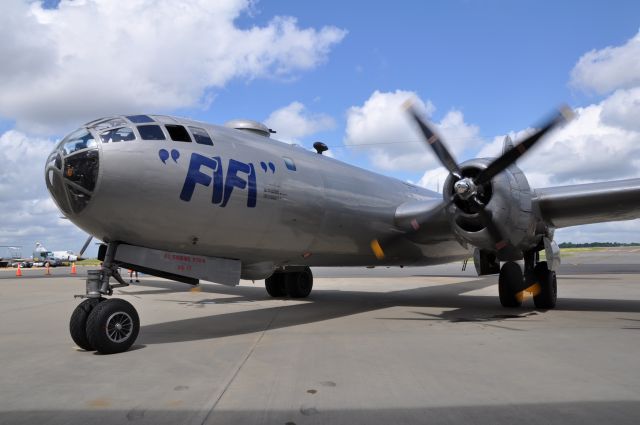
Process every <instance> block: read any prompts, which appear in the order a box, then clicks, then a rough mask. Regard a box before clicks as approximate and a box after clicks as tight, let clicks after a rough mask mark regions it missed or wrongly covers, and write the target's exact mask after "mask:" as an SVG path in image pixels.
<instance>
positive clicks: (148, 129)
mask: <svg viewBox="0 0 640 425" xmlns="http://www.w3.org/2000/svg"><path fill="white" fill-rule="evenodd" d="M138 133H140V137H142V140H167V138H166V137H164V133H163V132H162V129H161V128H160V126H159V125H139V126H138Z"/></svg>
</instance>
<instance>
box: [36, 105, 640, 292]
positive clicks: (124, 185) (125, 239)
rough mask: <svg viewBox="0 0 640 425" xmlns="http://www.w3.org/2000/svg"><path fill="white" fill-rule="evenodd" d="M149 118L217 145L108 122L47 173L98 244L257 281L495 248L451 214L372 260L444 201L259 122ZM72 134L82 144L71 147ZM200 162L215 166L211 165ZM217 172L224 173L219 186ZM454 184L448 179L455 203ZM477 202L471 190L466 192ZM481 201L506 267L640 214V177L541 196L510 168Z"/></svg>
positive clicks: (478, 227) (92, 128) (472, 220)
mask: <svg viewBox="0 0 640 425" xmlns="http://www.w3.org/2000/svg"><path fill="white" fill-rule="evenodd" d="M150 117H151V118H150V119H152V120H155V123H153V124H154V125H160V126H164V125H174V126H176V125H178V126H179V125H182V126H184V128H185V129H186V130H185V131H186V132H190V131H192V130H189V128H190V127H197V128H198V129H202V130H203V131H206V132H208V134H209V136H210V137H211V139H212V140H213V146H208V145H203V144H199V143H195V142H191V143H185V142H183V141H181V142H174V141H171V140H164V141H159V140H141V135H140V130H139V129H138V127H137V124H135V123H132V122H128V119H127V118H126V117H110V118H108V119H104V120H96V121H94V122H92V123H91V124H90V125H89V128H88V133H87V131H86V130H87V129H80V130H79V131H77V132H74V133H72V135H73V137H71V139H68V138H67V139H65V140H63V141H62V142H61V143H60V144H59V145H58V148H57V150H56V151H55V152H54V153H52V155H51V156H50V157H49V160H48V162H47V166H46V167H47V168H46V172H47V176H46V178H47V179H48V187H49V189H50V191H51V194H52V196H53V198H54V199H55V200H56V202H57V203H58V205H59V206H60V207H61V209H62V210H63V212H64V213H65V215H67V216H68V217H69V219H70V220H71V221H73V223H74V224H76V225H78V226H79V227H80V228H82V229H83V230H85V231H86V232H88V233H89V234H91V235H93V236H95V237H97V238H99V239H101V240H103V241H106V242H118V243H124V244H127V245H132V246H140V247H146V248H149V249H152V250H157V251H169V252H176V253H182V254H186V255H194V256H206V257H211V258H223V259H229V260H235V261H238V262H239V263H240V264H241V267H240V275H241V276H242V277H244V278H248V279H262V278H264V277H266V276H268V274H270V273H271V272H272V271H273V270H274V269H278V268H283V267H288V266H382V265H395V266H418V265H429V264H440V263H444V262H448V261H453V260H455V259H462V258H465V257H467V256H468V255H469V252H470V251H469V250H470V249H472V248H473V247H478V248H481V249H484V250H487V251H496V250H497V248H496V245H495V243H496V242H497V241H493V239H492V237H491V236H490V235H489V232H488V231H487V229H485V228H484V224H483V222H482V220H481V219H480V217H479V216H478V214H474V213H473V211H467V212H465V211H462V210H461V209H460V208H459V206H457V204H456V203H454V204H453V205H452V206H451V207H450V208H448V209H446V210H444V209H443V210H442V211H441V213H439V214H434V215H433V217H431V216H429V219H428V220H427V221H426V222H425V223H423V224H422V225H421V226H420V228H419V229H418V230H417V231H411V234H409V235H407V236H406V237H401V238H400V240H399V241H398V243H395V244H394V246H393V247H392V248H390V250H389V251H388V252H385V256H384V258H382V259H378V258H376V256H375V255H374V253H373V252H372V250H371V241H372V240H378V239H380V240H384V238H388V237H395V236H397V235H398V234H403V233H405V232H406V231H407V229H411V228H412V227H414V226H413V224H415V220H416V218H419V217H424V216H425V214H427V213H428V212H429V211H431V210H435V209H437V207H438V205H439V204H440V203H441V202H442V199H443V196H442V194H438V193H434V192H432V191H429V190H426V189H424V188H421V187H417V186H415V185H412V184H408V183H405V182H402V181H399V180H396V179H393V178H389V177H385V176H381V175H378V174H375V173H372V172H369V171H367V170H363V169H360V168H357V167H354V166H351V165H348V164H345V163H343V162H340V161H337V160H335V159H333V158H330V157H327V156H325V155H317V154H315V153H313V152H310V151H307V150H305V149H302V148H300V147H297V146H292V145H289V144H286V143H281V142H278V141H277V140H273V139H270V138H266V137H264V136H265V135H268V129H267V128H266V127H265V126H263V125H262V124H260V123H255V122H249V121H244V122H243V123H236V124H234V125H232V126H235V127H236V128H242V129H241V130H237V129H235V128H229V127H225V126H215V125H210V124H206V123H202V122H196V121H191V120H187V119H183V118H175V117H167V116H156V115H152V116H150ZM123 126H124V127H127V128H130V129H132V132H130V131H126V132H122V133H121V136H122V135H124V136H126V135H130V134H133V135H134V137H135V140H129V141H121V142H118V143H114V142H110V143H104V142H103V141H101V136H100V134H105V132H107V133H109V132H113V131H114V129H118V128H121V127H123ZM163 128H164V127H163ZM247 129H253V130H256V129H257V130H259V131H258V132H257V133H256V132H255V131H245V130H247ZM265 129H266V130H265ZM265 132H266V133H265ZM109 134H111V133H109ZM114 134H115V133H114ZM161 134H163V137H164V136H166V135H167V134H169V132H168V130H167V129H164V130H163V131H162V132H161ZM185 134H186V133H185ZM189 134H190V133H189ZM80 136H82V137H84V139H83V138H80V139H78V138H79V137H80ZM74 137H75V138H76V139H78V140H79V142H74V143H71V142H69V140H75V139H74ZM91 137H92V139H91ZM189 137H193V135H190V136H189ZM89 139H90V140H89ZM88 140H89V141H88ZM96 141H97V143H96ZM78 143H79V144H78ZM507 145H508V141H505V146H507ZM69 152H70V153H69ZM92 152H93V153H92ZM96 154H97V157H96ZM74 158H75V159H74ZM78 158H80V159H81V158H87V160H89V159H91V160H94V159H96V158H97V162H96V165H95V167H94V168H92V170H93V171H94V172H95V173H96V175H95V176H94V177H95V178H93V177H92V178H93V180H91V179H89V180H90V183H91V184H87V183H86V182H85V181H84V180H82V178H81V177H83V176H85V177H86V176H90V174H91V173H89V172H85V174H78V171H77V170H75V168H74V164H77V163H78V162H80V163H81V162H82V161H80V160H79V159H78ZM194 158H196V159H198V158H204V159H205V160H206V161H210V162H211V163H210V164H209V165H206V166H203V165H202V164H201V163H198V162H197V161H196V162H194ZM74 161H75V162H74ZM212 161H213V162H212ZM490 161H491V160H489V159H475V160H471V161H468V162H466V163H464V164H462V168H463V169H465V168H474V169H482V168H486V166H487V164H488V163H489V162H490ZM194 164H195V165H194ZM199 164H200V165H199ZM211 164H215V165H211ZM230 164H236V165H237V164H241V165H242V166H243V167H245V170H249V169H250V170H253V171H251V173H250V175H251V176H252V177H251V178H252V179H254V180H253V181H252V182H251V184H248V179H249V177H247V175H246V174H242V173H245V172H248V171H242V172H240V174H238V172H234V173H235V174H233V175H232V176H231V180H229V165H230ZM80 165H82V164H80ZM194 167H195V168H194ZM69 168H74V169H73V170H71V171H70V170H69ZM223 168H224V170H226V174H224V173H222V169H223ZM74 170H75V171H74ZM215 170H220V171H221V172H220V173H219V175H215V176H213V173H216V172H218V171H215ZM81 171H82V170H81ZM236 171H237V170H236ZM67 173H71V174H69V175H67ZM74 173H75V174H74ZM190 173H191V174H194V175H197V177H198V178H200V179H201V180H199V181H195V180H190V181H191V183H190V184H191V190H190V191H187V192H188V195H187V196H186V197H184V196H183V191H184V190H185V187H186V184H187V180H188V178H189V177H188V176H189V175H190ZM69 176H71V177H69ZM215 179H220V182H218V181H217V180H215ZM223 179H224V182H225V183H224V184H225V186H224V196H225V201H224V202H223V203H221V202H220V199H221V196H222V194H221V193H220V191H222V186H219V187H218V186H216V185H218V184H219V183H220V184H221V181H222V180H223ZM234 179H235V180H234ZM229 181H231V182H232V183H231V184H229ZM462 182H464V180H463V181H462ZM93 183H95V185H93ZM453 184H454V182H453V181H451V179H450V178H449V179H447V183H445V186H444V193H446V194H449V195H448V196H450V194H452V193H453V192H454V188H453ZM462 184H463V183H460V182H459V183H457V185H458V189H460V190H463V188H462ZM83 186H87V187H91V189H90V190H89V189H86V188H84V189H83ZM216 188H218V189H216ZM80 189H82V190H80ZM215 190H217V191H218V192H216V193H214V191H215ZM469 191H470V193H475V192H476V189H474V188H470V187H467V188H464V190H463V192H464V193H467V192H469ZM477 191H478V196H479V197H480V198H482V197H483V196H486V197H487V198H488V199H484V200H482V199H481V201H482V202H484V203H486V208H487V211H489V212H490V213H491V216H492V220H493V222H494V223H495V225H496V226H497V227H498V228H499V230H500V232H501V233H502V234H503V235H505V237H506V238H507V241H508V243H509V250H508V256H509V258H502V257H501V259H502V260H517V259H520V258H522V255H523V252H526V251H529V250H533V249H537V248H538V247H539V246H540V243H541V238H542V237H543V236H547V237H549V236H550V235H551V234H552V230H553V228H554V227H564V226H569V225H577V224H583V223H592V222H598V221H609V220H621V219H631V218H636V217H638V216H640V180H627V181H622V182H608V183H599V184H593V185H577V186H566V187H560V188H545V189H538V190H535V191H534V190H532V189H531V188H530V187H529V184H528V182H527V179H526V177H525V175H524V174H523V173H522V171H521V170H520V169H518V168H517V167H515V166H511V167H509V168H508V169H507V170H505V171H504V172H502V173H500V174H499V175H497V176H495V178H494V179H493V180H492V181H491V183H489V186H487V187H483V188H482V191H480V188H477ZM483 192H484V195H483ZM227 195H229V196H227ZM183 198H184V199H183ZM504 251H505V250H502V251H501V252H504ZM501 255H506V254H501ZM107 277H108V276H107ZM234 279H235V278H234ZM232 280H233V279H232Z"/></svg>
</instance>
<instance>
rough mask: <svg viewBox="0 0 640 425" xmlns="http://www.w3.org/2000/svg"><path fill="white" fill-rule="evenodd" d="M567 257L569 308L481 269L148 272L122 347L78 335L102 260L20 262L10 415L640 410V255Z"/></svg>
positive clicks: (563, 276)
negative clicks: (221, 280) (85, 341)
mask: <svg viewBox="0 0 640 425" xmlns="http://www.w3.org/2000/svg"><path fill="white" fill-rule="evenodd" d="M563 261H564V265H563V266H562V269H561V271H560V273H559V279H558V281H559V301H558V307H557V308H556V309H555V310H551V311H539V310H535V309H534V308H533V303H532V301H531V300H527V301H526V303H525V306H524V307H522V308H519V309H503V308H501V307H500V306H499V301H498V297H497V293H498V290H497V277H496V276H490V277H486V278H485V277H482V278H479V277H476V276H475V273H474V272H473V270H472V269H473V266H472V265H471V264H470V265H469V267H468V269H467V270H466V271H465V272H462V271H461V270H460V269H461V265H460V264H459V263H457V264H451V265H445V266H437V267H426V268H419V269H408V268H405V269H386V268H382V269H377V268H376V269H373V270H370V269H322V270H320V269H318V270H314V273H315V276H316V279H315V284H314V291H313V293H312V295H311V297H310V298H309V299H308V300H304V301H299V300H291V299H272V298H270V297H268V295H267V294H266V292H265V290H264V287H263V282H262V281H260V282H256V283H255V285H254V284H253V283H252V282H244V281H243V282H242V284H241V285H240V286H239V287H236V288H227V287H223V286H220V285H213V284H203V285H200V289H201V290H200V291H199V292H192V291H190V290H189V289H190V287H189V286H188V285H184V284H179V283H173V282H169V281H165V280H161V279H156V278H153V277H147V276H144V277H141V282H140V283H139V284H134V285H132V286H130V287H127V288H123V289H119V290H117V291H116V292H117V293H116V295H117V296H119V297H122V298H124V299H126V300H128V301H130V302H131V303H132V304H133V305H134V306H135V307H136V308H137V310H138V312H139V314H140V317H141V321H142V326H141V330H140V336H139V337H138V340H137V342H136V344H135V345H134V346H133V348H132V349H131V350H130V351H128V352H126V353H121V354H117V355H109V356H104V355H97V354H95V353H90V352H84V351H82V350H80V349H77V348H76V347H74V344H73V342H72V341H71V338H70V337H69V334H68V321H69V317H70V314H71V312H72V311H73V309H74V307H75V306H76V305H77V304H78V302H79V301H78V300H74V298H73V295H74V294H78V293H83V291H84V278H83V276H82V275H83V274H84V273H85V271H84V269H82V268H79V274H78V275H77V276H72V275H70V273H69V272H70V271H69V269H68V268H58V269H51V272H52V276H45V275H44V271H43V270H23V272H24V276H23V277H20V278H17V277H15V270H3V271H0V341H1V342H0V365H1V369H0V370H1V372H0V424H33V423H37V424H86V423H99V424H100V425H107V424H122V423H130V422H131V423H139V424H282V425H285V424H289V425H291V424H298V425H301V424H350V425H352V424H413V423H420V424H423V423H428V424H461V423H463V424H465V423H471V424H489V423H490V424H580V425H584V424H602V423H607V424H637V423H640V357H639V356H638V353H640V274H639V273H640V251H635V250H632V249H611V250H606V251H603V252H596V253H585V254H579V255H576V254H573V255H567V256H566V257H565V258H564V259H563Z"/></svg>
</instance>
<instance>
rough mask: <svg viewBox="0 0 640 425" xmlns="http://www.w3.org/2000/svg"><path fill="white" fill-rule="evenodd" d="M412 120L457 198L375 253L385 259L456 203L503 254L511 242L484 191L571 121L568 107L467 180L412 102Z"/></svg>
mask: <svg viewBox="0 0 640 425" xmlns="http://www.w3.org/2000/svg"><path fill="white" fill-rule="evenodd" d="M404 106H405V108H406V109H407V111H408V113H409V115H410V116H411V118H412V119H413V120H414V121H415V122H416V123H417V125H418V127H419V128H420V130H421V131H422V134H423V135H424V140H425V142H426V143H427V145H429V146H430V147H431V149H433V152H434V153H435V155H436V157H437V158H438V160H439V161H440V163H441V164H442V165H443V166H444V167H445V168H446V169H447V170H448V171H449V173H450V174H451V176H452V177H453V179H454V184H453V194H445V201H443V202H442V203H441V204H439V205H437V206H436V207H434V208H432V209H430V210H428V211H424V213H422V214H420V215H419V216H418V217H416V218H415V219H414V220H413V221H412V222H411V227H412V229H411V230H409V231H407V232H405V233H403V234H399V235H394V236H391V237H389V238H386V239H382V240H380V239H374V240H373V241H371V249H372V251H373V253H374V254H375V256H376V257H377V258H378V259H383V258H384V256H385V254H384V247H385V246H389V245H391V243H392V242H393V241H394V240H395V239H397V238H398V237H402V236H405V235H407V234H411V233H415V232H417V231H418V229H420V227H421V226H423V225H424V224H425V223H427V222H429V220H430V219H432V218H433V217H435V216H436V215H438V214H440V213H441V212H442V211H443V210H446V209H447V208H448V207H449V206H450V205H451V204H453V203H454V202H456V204H458V205H464V206H465V208H466V209H467V210H469V211H472V212H474V213H477V214H478V217H479V219H480V221H481V222H482V224H483V225H484V227H486V229H487V231H488V232H489V235H490V236H491V239H492V242H493V244H494V246H495V249H496V251H500V250H501V249H502V248H504V247H506V246H507V245H508V244H509V242H508V240H507V239H506V238H505V237H504V236H503V234H502V232H501V231H500V229H499V228H498V226H497V225H496V223H495V222H494V220H493V218H492V216H491V211H489V210H488V209H487V208H486V205H485V203H484V202H483V200H482V195H483V193H484V187H485V186H486V184H487V183H489V182H491V180H492V179H493V178H494V177H495V176H496V175H498V174H500V173H501V172H502V171H504V170H505V169H507V168H508V167H509V166H510V165H512V164H513V163H515V162H516V161H517V160H518V159H519V158H520V157H521V156H522V155H524V154H525V153H526V152H527V151H529V150H530V149H531V148H532V147H533V146H534V145H535V144H536V143H538V141H539V140H540V139H541V138H542V137H543V136H544V135H545V134H547V133H548V132H549V131H551V130H552V129H553V128H554V127H556V126H557V125H559V124H562V123H564V122H567V121H568V120H570V119H571V118H572V116H573V112H572V111H571V110H570V109H569V108H568V107H562V108H560V111H559V112H558V113H557V114H556V115H555V116H554V117H553V118H552V119H551V120H549V121H548V122H547V123H546V124H545V125H543V126H542V127H541V128H540V129H538V130H536V131H535V132H534V133H533V134H531V135H529V136H528V137H526V138H525V139H524V140H523V141H521V142H520V143H518V144H517V145H515V146H514V147H512V148H511V149H508V150H507V151H506V152H504V153H503V154H502V155H500V156H499V157H498V158H496V159H494V160H493V161H492V162H491V163H490V164H489V165H488V166H487V167H486V168H485V169H483V170H482V171H480V172H479V173H478V174H477V175H475V176H467V177H465V176H464V175H463V173H462V170H461V169H460V166H459V165H458V163H457V162H456V160H455V159H454V157H453V155H452V154H451V153H450V152H449V150H448V149H447V147H446V145H445V144H444V143H443V142H442V140H441V139H440V137H439V136H438V135H437V133H436V132H435V130H434V129H433V128H432V127H431V125H430V124H428V123H427V122H426V121H424V120H423V119H422V118H421V117H420V115H419V114H418V113H417V111H416V110H415V108H414V107H413V104H412V103H411V102H410V101H408V102H406V103H405V105H404Z"/></svg>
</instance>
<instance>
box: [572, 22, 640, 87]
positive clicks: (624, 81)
mask: <svg viewBox="0 0 640 425" xmlns="http://www.w3.org/2000/svg"><path fill="white" fill-rule="evenodd" d="M571 84H572V85H573V86H575V87H578V88H581V89H584V90H588V91H594V92H596V93H599V94H605V93H607V92H610V91H613V90H616V89H619V88H631V87H636V86H638V85H640V32H638V33H637V34H636V35H635V37H633V38H631V39H630V40H629V41H627V42H626V43H625V44H623V45H622V46H610V47H605V48H604V49H600V50H591V51H590V52H588V53H585V54H584V55H583V56H582V57H581V58H580V59H579V60H578V63H577V64H576V65H575V67H574V68H573V70H572V71H571Z"/></svg>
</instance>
